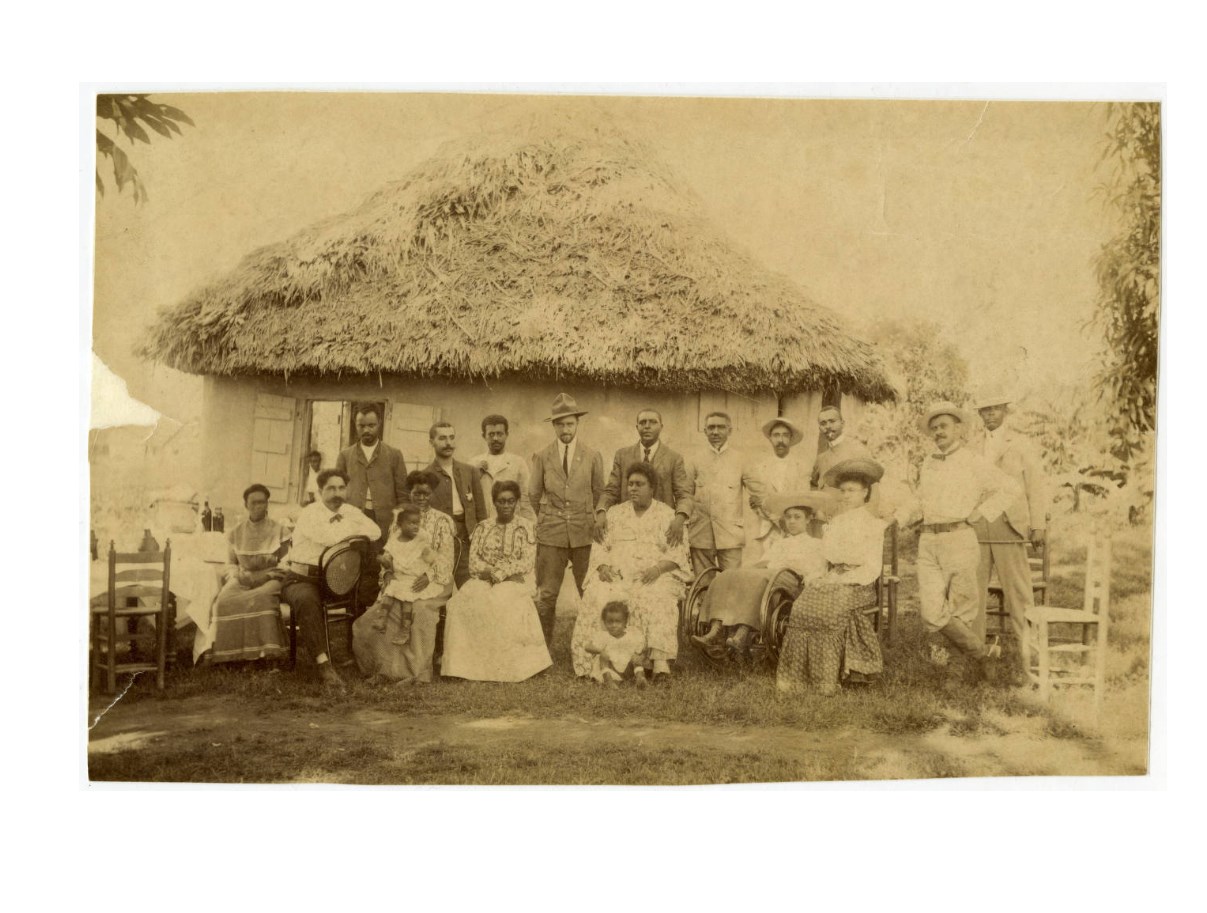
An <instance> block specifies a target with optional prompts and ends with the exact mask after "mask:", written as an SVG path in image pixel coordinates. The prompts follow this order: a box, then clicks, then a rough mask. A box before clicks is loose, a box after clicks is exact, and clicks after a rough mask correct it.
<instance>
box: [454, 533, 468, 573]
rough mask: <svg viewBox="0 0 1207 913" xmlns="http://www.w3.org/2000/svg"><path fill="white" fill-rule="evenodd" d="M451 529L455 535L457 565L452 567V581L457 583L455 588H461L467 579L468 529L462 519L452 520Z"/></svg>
mask: <svg viewBox="0 0 1207 913" xmlns="http://www.w3.org/2000/svg"><path fill="white" fill-rule="evenodd" d="M453 530H454V531H455V533H456V536H457V566H456V567H454V568H453V583H455V584H457V589H461V587H463V586H465V583H466V581H467V580H469V530H468V528H467V527H466V525H465V521H464V520H453Z"/></svg>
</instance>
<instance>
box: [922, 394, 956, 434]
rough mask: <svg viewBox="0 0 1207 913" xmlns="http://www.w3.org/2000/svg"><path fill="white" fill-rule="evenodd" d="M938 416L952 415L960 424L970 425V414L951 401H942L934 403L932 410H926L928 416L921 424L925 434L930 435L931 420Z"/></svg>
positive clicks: (925, 416)
mask: <svg viewBox="0 0 1207 913" xmlns="http://www.w3.org/2000/svg"><path fill="white" fill-rule="evenodd" d="M936 415H950V416H951V417H952V418H954V419H955V420H956V421H958V422H963V423H964V424H965V425H967V424H968V413H967V412H965V411H964V410H963V409H961V408H960V407H959V406H957V405H956V404H955V403H953V402H951V401H950V400H946V399H945V400H941V401H939V402H937V403H932V404H931V406H930V408H929V409H927V410H926V414H925V415H924V416H922V421H921V422H920V423H919V424H920V425H921V426H922V431H923V432H924V433H930V420H931V419H932V418H934V417H935V416H936Z"/></svg>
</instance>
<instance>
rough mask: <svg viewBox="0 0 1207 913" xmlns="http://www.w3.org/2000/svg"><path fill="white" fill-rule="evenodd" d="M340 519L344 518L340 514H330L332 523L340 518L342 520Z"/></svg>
mask: <svg viewBox="0 0 1207 913" xmlns="http://www.w3.org/2000/svg"><path fill="white" fill-rule="evenodd" d="M342 519H344V518H343V517H342V516H341V515H340V514H332V515H331V522H332V523H338V522H339V521H340V520H342Z"/></svg>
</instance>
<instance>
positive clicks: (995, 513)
mask: <svg viewBox="0 0 1207 913" xmlns="http://www.w3.org/2000/svg"><path fill="white" fill-rule="evenodd" d="M968 418H969V417H968V415H967V413H965V412H964V410H963V409H961V408H960V407H959V406H957V405H956V404H955V403H952V402H948V401H943V402H938V403H935V404H934V405H932V406H931V407H930V408H929V409H928V410H927V412H926V415H925V416H924V417H923V419H922V422H921V425H922V428H923V430H925V431H926V432H927V433H928V434H929V435H930V437H931V439H932V440H933V441H934V442H935V448H936V449H935V452H934V453H931V454H929V455H927V456H926V457H925V458H924V459H923V460H922V466H921V471H920V473H919V480H918V500H919V502H920V503H919V508H920V511H921V514H922V533H921V536H920V537H919V539H918V562H917V569H918V599H919V602H920V603H921V614H922V620H923V622H924V623H925V624H926V627H927V630H928V631H929V632H930V634H931V638H932V640H931V656H932V659H934V660H935V661H936V662H938V663H941V662H942V660H943V657H944V656H945V655H946V651H945V650H943V649H941V648H943V647H948V646H951V647H954V648H955V649H956V651H957V654H960V655H963V656H964V657H965V658H966V660H967V661H968V671H969V673H970V675H971V677H972V678H973V679H974V680H982V679H984V678H985V675H986V671H987V670H986V664H985V660H986V658H987V655H988V654H987V651H986V649H985V601H986V594H985V589H984V587H982V586H981V584H980V563H981V547H980V543H979V542H978V541H977V535H976V531H975V530H974V528H973V527H974V525H975V524H976V523H978V522H980V521H983V520H993V519H997V518H998V517H1000V516H1001V514H1002V513H1003V511H1005V509H1006V507H1007V506H1008V505H1009V504H1010V502H1011V501H1013V500H1014V498H1015V497H1017V495H1018V493H1019V486H1018V484H1017V483H1016V482H1015V481H1014V480H1013V479H1011V478H1010V477H1009V476H1008V475H1006V474H1005V473H1003V472H1002V471H1001V470H1000V469H998V468H997V467H996V466H994V465H993V464H992V463H990V462H989V461H988V460H986V459H984V458H983V457H982V456H980V455H979V454H976V453H973V452H972V450H971V449H970V448H968V447H967V446H965V435H966V434H967V433H968ZM956 681H957V679H956V678H955V676H954V674H953V675H952V676H950V677H949V683H955V682H956Z"/></svg>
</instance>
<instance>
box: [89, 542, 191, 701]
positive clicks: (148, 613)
mask: <svg viewBox="0 0 1207 913" xmlns="http://www.w3.org/2000/svg"><path fill="white" fill-rule="evenodd" d="M171 565H172V541H171V540H170V539H169V540H168V541H167V542H166V543H165V545H164V549H163V551H161V552H159V551H156V552H119V551H118V550H117V548H116V546H115V545H114V543H113V542H112V541H110V542H109V579H108V586H107V588H106V590H105V592H104V593H100V594H98V595H96V596H94V597H93V598H92V599H91V600H90V603H89V607H88V608H89V620H90V627H91V634H90V643H91V646H92V659H91V663H90V665H91V667H92V668H93V669H94V670H96V671H97V672H98V673H103V674H104V686H105V690H106V691H107V692H108V693H110V694H112V693H114V692H115V691H117V676H118V675H119V674H122V673H127V672H132V673H135V674H136V675H137V674H138V673H140V672H154V673H155V686H156V687H157V688H159V690H161V691H162V690H163V687H164V673H165V670H166V668H167V659H168V639H169V632H170V631H171V630H172V617H171V616H172V599H171V593H170V592H169V584H170V582H171V579H170V578H171ZM143 619H149V620H152V621H154V630H146V628H145V626H142V625H140V622H141V621H142V620H143ZM119 620H120V621H121V622H122V626H123V627H124V628H125V629H126V630H125V631H123V632H120V633H119V631H118V627H119V625H118V621H119ZM123 644H128V645H129V646H130V652H129V653H128V654H127V656H126V658H125V660H119V659H118V651H119V649H120V647H121V646H122V645H123ZM143 645H148V646H150V647H151V648H152V649H151V650H150V651H149V656H147V655H144V654H143V653H142V652H141V651H140V650H139V649H138V648H140V647H142V646H143Z"/></svg>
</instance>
